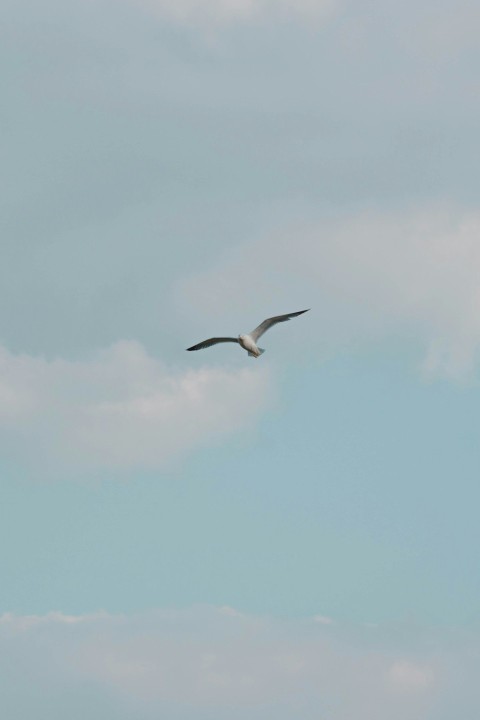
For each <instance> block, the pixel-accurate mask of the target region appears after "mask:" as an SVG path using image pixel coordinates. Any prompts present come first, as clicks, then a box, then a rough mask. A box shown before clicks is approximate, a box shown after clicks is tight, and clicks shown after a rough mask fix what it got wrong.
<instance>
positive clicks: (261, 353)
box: [248, 348, 265, 358]
mask: <svg viewBox="0 0 480 720" xmlns="http://www.w3.org/2000/svg"><path fill="white" fill-rule="evenodd" d="M264 352H265V350H264V349H263V348H258V355H257V354H256V353H252V352H249V353H248V356H249V357H254V358H257V357H260V355H263V353H264Z"/></svg>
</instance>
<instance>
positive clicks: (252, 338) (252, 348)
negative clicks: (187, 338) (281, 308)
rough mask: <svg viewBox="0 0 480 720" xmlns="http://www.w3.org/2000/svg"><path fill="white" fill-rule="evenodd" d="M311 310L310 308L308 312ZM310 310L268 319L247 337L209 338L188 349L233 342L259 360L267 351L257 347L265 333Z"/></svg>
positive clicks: (200, 348) (199, 348)
mask: <svg viewBox="0 0 480 720" xmlns="http://www.w3.org/2000/svg"><path fill="white" fill-rule="evenodd" d="M309 309H310V308H308V310H309ZM308 310H300V311H299V312H294V313H287V315H275V317H271V318H267V319H266V320H264V321H263V322H262V323H260V325H259V326H258V327H256V328H255V330H252V332H250V333H248V334H246V335H239V336H238V338H233V337H213V338H209V339H208V340H203V342H199V343H198V344H197V345H192V347H189V348H187V350H188V351H191V350H203V349H204V348H208V347H211V346H212V345H218V344H219V343H229V342H232V343H238V344H239V345H240V346H241V347H242V348H243V349H244V350H246V351H247V352H248V355H249V357H254V358H258V357H260V355H262V354H263V353H264V352H265V350H263V349H262V348H259V347H257V340H258V338H260V337H261V336H262V335H263V333H266V332H267V330H270V328H271V327H273V326H274V325H276V324H277V323H281V322H286V321H287V320H290V318H294V317H297V316H298V315H303V313H306V312H308Z"/></svg>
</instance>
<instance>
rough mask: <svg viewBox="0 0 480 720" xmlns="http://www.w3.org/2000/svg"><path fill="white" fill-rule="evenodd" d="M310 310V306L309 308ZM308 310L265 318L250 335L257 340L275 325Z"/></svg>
mask: <svg viewBox="0 0 480 720" xmlns="http://www.w3.org/2000/svg"><path fill="white" fill-rule="evenodd" d="M308 310H310V308H308ZM308 310H299V312H294V313H287V315H275V317H271V318H267V319H266V320H264V321H263V322H262V323H260V325H259V326H258V327H256V328H255V330H252V332H251V333H250V337H251V338H252V339H253V341H254V342H257V340H258V338H259V337H261V336H262V335H263V333H265V332H267V330H269V329H270V328H271V327H273V325H276V324H277V323H281V322H286V321H287V320H290V318H294V317H297V315H303V313H306V312H308Z"/></svg>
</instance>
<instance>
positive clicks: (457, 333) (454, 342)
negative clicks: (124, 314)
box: [177, 209, 480, 378]
mask: <svg viewBox="0 0 480 720" xmlns="http://www.w3.org/2000/svg"><path fill="white" fill-rule="evenodd" d="M479 236H480V213H469V214H455V213H452V214H447V213H445V212H443V211H439V210H435V209H434V210H430V211H425V212H412V213H410V214H406V215H401V214H397V215H395V214H390V215H389V214H375V213H364V214H361V215H358V216H356V217H350V218H349V219H347V220H344V219H342V220H331V219H324V220H321V221H312V222H311V223H307V222H302V223H292V224H290V226H289V227H287V228H285V227H281V228H278V229H277V230H275V231H272V232H271V233H270V234H269V235H268V236H266V237H263V238H261V239H260V240H258V241H256V242H253V243H250V244H246V245H244V246H243V247H242V248H240V249H238V250H234V251H233V252H231V253H230V254H228V255H225V256H224V257H223V259H222V260H221V261H220V263H219V264H218V265H217V267H216V268H215V269H214V270H213V271H209V272H207V273H202V274H199V275H197V276H193V277H191V278H189V279H188V280H186V281H183V282H182V283H181V285H180V287H179V292H178V294H177V302H178V303H179V304H181V303H185V302H187V303H189V305H190V306H191V307H193V306H195V307H196V308H198V310H199V312H205V311H208V312H209V313H212V314H213V315H214V314H215V313H217V315H218V313H219V312H222V313H223V312H225V313H229V314H231V315H232V314H234V313H235V311H236V309H237V307H238V306H240V303H241V305H242V307H243V311H244V313H245V312H248V313H252V314H253V312H254V309H255V311H256V312H258V308H259V307H263V308H264V312H265V314H267V310H270V311H271V312H272V313H278V312H289V311H292V310H296V309H300V308H303V307H304V306H307V307H308V306H311V307H312V312H311V314H310V315H309V318H308V321H309V324H310V329H309V333H308V337H307V336H306V335H305V333H304V334H303V336H302V338H303V339H302V342H303V345H304V348H305V351H308V350H307V346H310V347H312V346H313V347H314V348H315V351H318V350H319V349H321V348H324V349H325V348H328V349H331V348H332V347H337V346H338V345H339V344H345V343H352V342H353V343H357V344H363V345H365V344H368V343H371V342H372V341H377V340H378V339H392V338H401V339H402V340H405V339H407V340H414V341H416V342H419V343H420V344H421V346H423V349H424V363H423V367H424V370H425V371H427V372H428V373H430V374H433V375H435V374H440V375H446V376H449V377H455V378H462V377H465V376H468V375H469V374H470V373H471V372H472V371H473V369H474V367H475V362H476V358H477V354H478V350H479V348H480V286H479V283H478V278H479V276H480V243H479V242H478V238H479ZM213 278H215V280H216V281H215V282H213ZM220 298H221V302H220ZM220 308H221V310H220ZM218 319H220V318H218ZM270 337H272V338H273V335H272V336H269V340H270Z"/></svg>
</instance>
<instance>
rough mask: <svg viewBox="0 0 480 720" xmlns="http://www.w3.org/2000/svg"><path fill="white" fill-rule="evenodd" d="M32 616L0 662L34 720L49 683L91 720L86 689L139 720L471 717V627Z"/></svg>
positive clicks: (6, 633) (475, 643)
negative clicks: (29, 696)
mask: <svg viewBox="0 0 480 720" xmlns="http://www.w3.org/2000/svg"><path fill="white" fill-rule="evenodd" d="M65 617H67V618H68V620H67V621H65ZM37 620H38V621H37V622H35V623H32V622H23V621H22V618H21V617H18V616H13V618H12V617H11V618H10V619H9V622H1V623H0V639H1V641H2V643H1V647H2V649H1V650H0V664H1V663H2V662H4V661H5V659H6V657H10V656H11V655H12V654H13V656H14V657H15V659H16V663H15V668H14V673H16V677H15V683H16V684H17V687H18V682H19V681H20V682H22V681H23V682H24V683H27V682H28V687H29V688H35V687H36V686H37V685H38V684H39V683H40V684H41V688H40V690H38V689H37V691H36V697H37V702H39V699H38V698H39V697H40V707H39V713H40V716H42V711H43V709H44V708H43V707H42V705H41V702H42V697H41V693H42V691H43V693H44V696H43V703H44V706H45V709H46V708H47V707H49V703H50V702H51V687H52V686H55V687H56V689H57V693H58V692H59V690H61V689H62V687H63V688H68V692H69V693H71V692H73V690H75V692H77V693H79V694H80V696H81V695H82V692H83V693H84V695H85V698H86V699H87V706H86V711H87V712H88V716H89V717H91V718H92V720H97V718H100V717H105V716H104V715H101V714H100V713H96V711H95V707H94V705H92V706H91V707H90V706H88V698H89V693H90V692H91V688H92V687H95V688H96V691H97V694H98V693H100V694H102V693H103V694H105V695H106V696H108V697H110V698H114V699H116V703H117V705H119V706H122V707H127V708H131V710H132V712H133V710H134V711H135V714H134V716H135V717H136V718H140V719H143V718H147V717H148V718H150V717H158V716H162V717H163V716H167V715H168V716H171V717H182V718H184V719H185V720H190V718H198V717H204V716H205V717H208V718H211V719H215V720H216V719H217V718H224V717H225V715H226V714H228V716H229V717H232V718H238V719H242V720H243V718H245V720H246V718H249V719H251V718H254V719H257V718H258V719H260V718H264V717H265V716H266V715H265V713H267V716H268V717H270V716H272V717H277V718H281V719H282V720H283V718H285V719H287V718H291V717H298V718H299V720H314V718H315V719H317V718H318V717H328V718H329V720H351V718H352V717H355V719H356V720H385V718H386V717H388V718H391V719H392V720H417V719H418V718H419V717H421V718H425V719H426V718H432V719H433V718H435V719H436V720H437V718H441V717H446V716H444V715H442V712H441V709H442V707H448V706H454V704H455V702H460V701H462V702H463V705H462V707H463V708H465V702H464V698H465V697H468V703H469V707H468V710H469V713H468V714H469V716H471V717H473V716H475V715H476V714H478V712H480V693H479V692H478V689H477V685H478V683H477V681H476V677H477V670H478V668H477V662H478V652H479V649H480V640H479V638H478V636H477V635H476V634H475V633H474V632H473V631H472V632H471V633H470V635H469V636H467V635H466V634H465V633H460V632H459V633H456V632H452V631H445V630H436V631H432V630H429V631H421V630H418V629H417V631H416V632H415V633H411V632H409V629H408V628H403V629H401V628H400V629H399V628H389V627H383V628H382V627H377V628H370V629H366V628H365V627H363V628H359V627H357V628H355V627H352V626H343V625H342V624H341V623H336V624H335V626H325V625H322V624H318V623H315V622H313V621H306V620H290V621H288V620H277V619H274V618H268V617H262V618H259V617H254V616H247V615H244V614H243V613H239V612H235V613H225V612H224V611H223V610H222V609H219V610H217V609H215V608H209V607H206V608H193V609H191V610H182V611H175V610H170V611H155V612H149V613H145V614H140V615H135V616H122V617H118V616H112V617H110V616H108V615H106V614H99V615H97V616H94V615H93V616H86V617H85V618H83V617H82V616H79V617H78V619H77V621H72V619H71V616H63V615H62V614H61V613H50V614H49V615H47V616H45V618H44V622H40V618H37ZM18 626H23V631H22V633H21V634H19V633H18V632H17V631H16V630H15V627H18ZM399 630H400V631H399ZM47 657H48V663H47V662H45V659H46V658H47ZM459 669H461V672H460V671H459ZM437 676H438V678H441V682H437V681H436V679H437ZM15 683H14V684H15ZM8 690H9V688H8V687H7V688H6V691H7V692H8ZM25 690H26V688H25ZM465 709H466V708H465ZM16 717H18V720H23V718H22V717H21V716H20V715H16ZM25 717H26V716H25Z"/></svg>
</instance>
